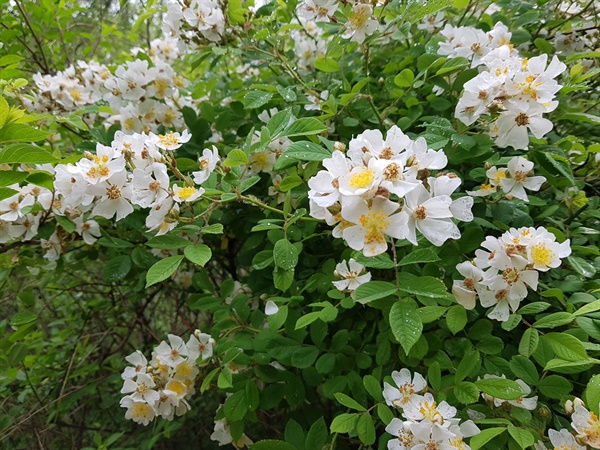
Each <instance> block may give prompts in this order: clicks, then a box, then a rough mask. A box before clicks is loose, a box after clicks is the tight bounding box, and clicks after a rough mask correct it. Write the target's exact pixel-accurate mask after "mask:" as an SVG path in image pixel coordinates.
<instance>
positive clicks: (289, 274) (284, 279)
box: [273, 267, 294, 292]
mask: <svg viewBox="0 0 600 450" xmlns="http://www.w3.org/2000/svg"><path fill="white" fill-rule="evenodd" d="M273 281H274V284H275V287H276V288H277V289H279V290H281V291H283V292H285V291H287V290H288V289H289V287H290V286H291V285H292V283H293V282H294V269H289V270H285V269H282V268H281V267H275V270H274V271H273Z"/></svg>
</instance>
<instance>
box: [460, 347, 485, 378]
mask: <svg viewBox="0 0 600 450" xmlns="http://www.w3.org/2000/svg"><path fill="white" fill-rule="evenodd" d="M480 364H481V355H480V354H479V352H478V351H477V350H470V351H468V352H465V354H464V356H463V357H462V359H461V360H460V363H459V364H458V367H457V368H456V373H455V374H454V381H455V382H459V381H462V380H464V379H465V378H467V377H468V376H469V375H470V374H471V372H473V370H474V369H475V368H476V367H478V366H479V365H480Z"/></svg>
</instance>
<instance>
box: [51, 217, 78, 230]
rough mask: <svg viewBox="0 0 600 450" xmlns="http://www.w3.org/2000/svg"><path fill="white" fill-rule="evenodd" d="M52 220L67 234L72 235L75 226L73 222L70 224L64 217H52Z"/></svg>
mask: <svg viewBox="0 0 600 450" xmlns="http://www.w3.org/2000/svg"><path fill="white" fill-rule="evenodd" d="M54 219H55V220H56V221H57V222H58V224H59V225H60V226H61V227H63V229H64V230H65V231H66V232H67V233H72V232H73V231H75V224H74V223H73V222H71V221H70V220H69V219H67V218H66V217H65V216H58V215H56V216H54Z"/></svg>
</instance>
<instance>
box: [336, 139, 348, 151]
mask: <svg viewBox="0 0 600 450" xmlns="http://www.w3.org/2000/svg"><path fill="white" fill-rule="evenodd" d="M333 149H334V150H337V151H340V152H342V153H346V145H345V144H342V143H341V142H339V141H335V143H334V144H333Z"/></svg>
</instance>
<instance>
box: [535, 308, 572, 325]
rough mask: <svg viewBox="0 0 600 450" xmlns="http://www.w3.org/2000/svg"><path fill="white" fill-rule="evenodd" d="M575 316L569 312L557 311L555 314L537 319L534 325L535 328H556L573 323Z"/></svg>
mask: <svg viewBox="0 0 600 450" xmlns="http://www.w3.org/2000/svg"><path fill="white" fill-rule="evenodd" d="M574 318H575V316H573V314H570V313H568V312H557V313H554V314H548V315H547V316H544V317H542V318H541V319H539V320H537V321H535V322H534V323H533V326H534V327H535V328H556V327H560V326H562V325H566V324H568V323H571V322H572V321H573V319H574Z"/></svg>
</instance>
